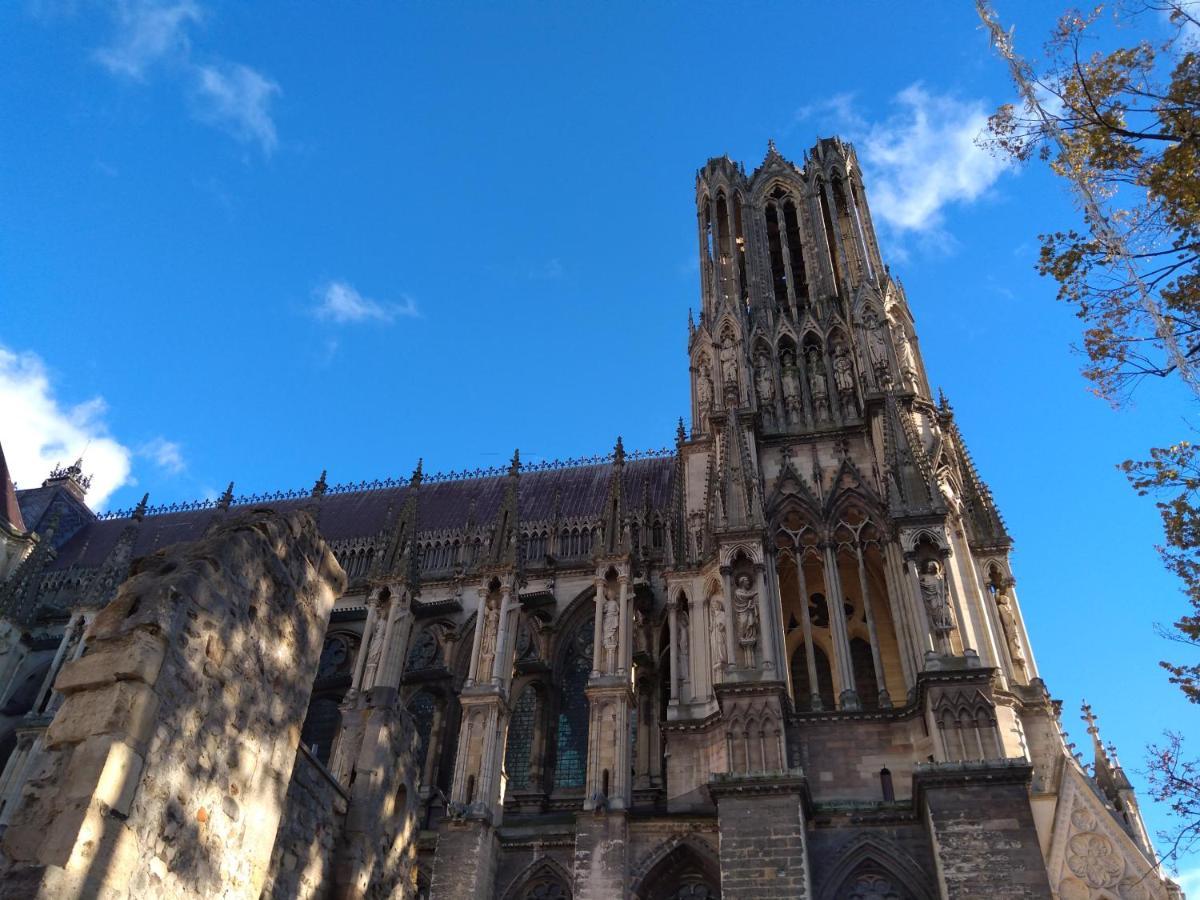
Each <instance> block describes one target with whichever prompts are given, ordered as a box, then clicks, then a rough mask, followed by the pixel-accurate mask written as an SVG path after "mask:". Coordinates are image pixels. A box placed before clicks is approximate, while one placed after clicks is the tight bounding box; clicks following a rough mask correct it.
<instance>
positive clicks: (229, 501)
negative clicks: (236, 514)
mask: <svg viewBox="0 0 1200 900" xmlns="http://www.w3.org/2000/svg"><path fill="white" fill-rule="evenodd" d="M232 505H233V482H232V481H231V482H229V486H228V487H227V488H225V493H223V494H222V495H221V497H220V499H218V500H217V509H219V510H221V511H222V512H225V511H227V510H228V509H229V507H231V506H232Z"/></svg>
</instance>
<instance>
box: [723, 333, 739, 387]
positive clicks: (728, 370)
mask: <svg viewBox="0 0 1200 900" xmlns="http://www.w3.org/2000/svg"><path fill="white" fill-rule="evenodd" d="M721 378H722V380H723V381H724V382H725V383H726V384H737V383H738V371H737V348H736V347H735V346H734V345H733V335H732V334H730V333H729V332H728V331H727V332H725V335H724V336H723V337H722V338H721Z"/></svg>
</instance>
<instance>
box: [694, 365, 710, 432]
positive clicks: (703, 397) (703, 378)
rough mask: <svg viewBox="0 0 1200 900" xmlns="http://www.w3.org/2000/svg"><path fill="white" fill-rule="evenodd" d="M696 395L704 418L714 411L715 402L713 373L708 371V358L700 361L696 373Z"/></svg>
mask: <svg viewBox="0 0 1200 900" xmlns="http://www.w3.org/2000/svg"><path fill="white" fill-rule="evenodd" d="M696 397H697V398H698V399H699V401H700V415H701V418H703V417H704V416H706V415H707V414H708V413H710V412H712V404H713V383H712V375H711V374H710V373H709V371H708V360H703V361H702V362H701V363H700V370H699V372H698V373H697V375H696Z"/></svg>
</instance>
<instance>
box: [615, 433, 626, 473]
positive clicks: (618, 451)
mask: <svg viewBox="0 0 1200 900" xmlns="http://www.w3.org/2000/svg"><path fill="white" fill-rule="evenodd" d="M613 465H614V466H623V465H625V444H624V443H623V442H622V441H621V436H620V435H619V434H618V435H617V444H616V446H615V447H613Z"/></svg>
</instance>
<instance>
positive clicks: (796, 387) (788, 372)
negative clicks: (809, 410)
mask: <svg viewBox="0 0 1200 900" xmlns="http://www.w3.org/2000/svg"><path fill="white" fill-rule="evenodd" d="M780 363H781V365H782V368H783V407H784V409H785V410H786V413H787V417H788V420H789V421H790V422H792V424H796V423H798V422H799V421H800V420H801V418H802V417H803V408H804V403H803V401H802V400H801V399H800V373H799V372H798V371H797V369H796V357H795V356H794V355H793V354H792V352H791V351H790V350H785V351H784V352H783V354H782V355H781V356H780Z"/></svg>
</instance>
